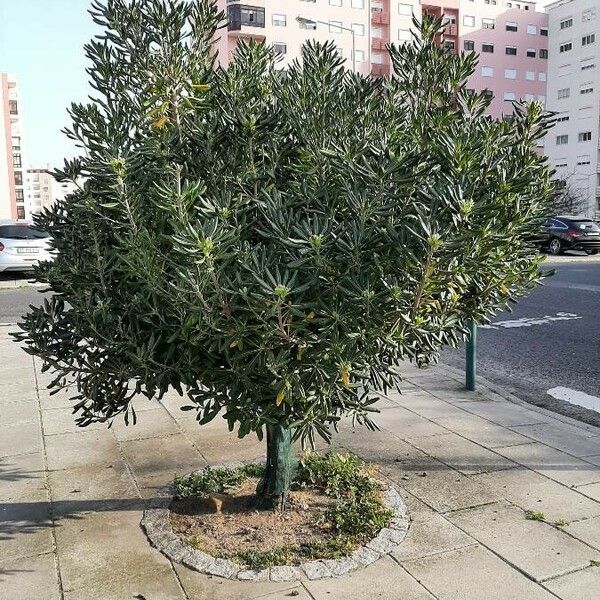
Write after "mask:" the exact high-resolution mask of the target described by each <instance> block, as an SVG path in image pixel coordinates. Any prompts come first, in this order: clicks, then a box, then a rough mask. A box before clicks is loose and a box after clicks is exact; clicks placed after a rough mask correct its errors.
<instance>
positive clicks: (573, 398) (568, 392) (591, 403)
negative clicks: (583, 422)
mask: <svg viewBox="0 0 600 600" xmlns="http://www.w3.org/2000/svg"><path fill="white" fill-rule="evenodd" d="M547 394H549V395H550V396H552V397H553V398H557V399H558V400H565V401H566V402H569V403H570V404H576V405H577V406H583V407H584V408H589V409H591V410H595V411H596V412H600V398H598V397H597V396H590V395H589V394H586V393H585V392H580V391H579V390H572V389H571V388H567V387H554V388H552V389H551V390H548V392H547Z"/></svg>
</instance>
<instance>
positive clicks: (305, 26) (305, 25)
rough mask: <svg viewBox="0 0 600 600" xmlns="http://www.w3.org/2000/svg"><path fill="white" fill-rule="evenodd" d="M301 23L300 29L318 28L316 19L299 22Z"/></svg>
mask: <svg viewBox="0 0 600 600" xmlns="http://www.w3.org/2000/svg"><path fill="white" fill-rule="evenodd" d="M298 24H299V25H300V29H316V28H317V24H316V23H315V22H314V21H300V23H298Z"/></svg>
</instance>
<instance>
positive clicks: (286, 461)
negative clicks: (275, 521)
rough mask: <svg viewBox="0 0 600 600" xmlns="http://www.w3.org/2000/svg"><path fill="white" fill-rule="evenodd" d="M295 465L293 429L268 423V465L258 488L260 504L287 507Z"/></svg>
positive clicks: (266, 506)
mask: <svg viewBox="0 0 600 600" xmlns="http://www.w3.org/2000/svg"><path fill="white" fill-rule="evenodd" d="M294 466H295V459H294V453H293V450H292V430H291V429H290V428H289V427H286V426H284V425H282V424H279V423H278V424H277V425H267V466H266V470H265V474H264V477H263V478H262V479H261V481H260V483H259V484H258V487H257V489H256V495H257V500H258V506H260V507H261V508H265V509H279V510H284V509H285V505H286V502H287V495H288V491H289V489H290V484H291V483H292V476H293V472H294Z"/></svg>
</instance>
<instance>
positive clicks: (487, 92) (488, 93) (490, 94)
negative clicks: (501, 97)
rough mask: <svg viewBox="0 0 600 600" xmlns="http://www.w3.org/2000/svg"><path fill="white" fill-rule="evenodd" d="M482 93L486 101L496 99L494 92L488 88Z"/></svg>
mask: <svg viewBox="0 0 600 600" xmlns="http://www.w3.org/2000/svg"><path fill="white" fill-rule="evenodd" d="M482 93H483V97H484V98H485V99H486V100H491V99H492V98H493V97H494V92H492V90H488V89H487V88H486V89H485V90H483V92H482Z"/></svg>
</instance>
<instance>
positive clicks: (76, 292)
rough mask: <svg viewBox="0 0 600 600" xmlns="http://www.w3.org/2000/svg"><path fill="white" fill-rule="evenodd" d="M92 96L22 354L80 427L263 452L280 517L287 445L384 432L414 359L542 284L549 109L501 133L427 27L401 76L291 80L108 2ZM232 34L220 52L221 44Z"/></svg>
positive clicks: (329, 46)
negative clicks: (132, 426) (155, 410)
mask: <svg viewBox="0 0 600 600" xmlns="http://www.w3.org/2000/svg"><path fill="white" fill-rule="evenodd" d="M91 14H92V17H93V19H94V21H95V22H96V23H97V24H98V25H100V26H101V27H102V28H103V29H104V34H103V35H102V36H100V37H98V38H96V39H94V40H93V41H91V42H90V43H89V44H88V45H87V46H86V53H87V57H88V58H89V60H90V62H91V66H90V68H89V69H88V73H89V75H90V77H91V82H92V86H93V87H94V89H95V90H96V94H95V97H93V98H92V99H91V102H90V103H89V104H73V105H72V106H71V109H70V113H71V117H72V122H73V124H72V126H71V127H70V129H68V131H67V133H68V136H69V137H70V138H71V139H73V140H75V141H76V142H77V143H78V144H79V146H80V147H81V149H82V154H81V156H80V157H79V158H77V159H74V160H71V161H67V162H66V163H65V167H64V169H63V170H59V171H57V173H56V176H57V177H58V179H59V180H73V181H78V180H80V179H79V178H84V180H85V183H84V184H83V185H82V187H81V189H80V190H79V191H77V192H75V193H73V194H71V195H70V196H68V197H67V198H66V199H65V200H64V201H61V202H58V203H57V204H56V206H54V207H53V208H52V209H50V210H45V211H44V212H43V213H42V214H41V215H39V217H37V219H36V223H37V224H38V225H39V226H40V227H43V228H44V229H46V230H48V231H49V232H51V234H52V237H53V239H54V244H55V246H56V249H57V250H58V255H57V257H56V260H55V261H54V262H53V263H52V264H45V265H43V266H42V267H40V268H39V270H38V272H37V276H38V278H39V279H40V280H41V281H43V282H46V283H47V284H48V287H49V289H50V290H51V294H52V295H51V296H50V298H49V299H48V300H47V301H45V302H44V305H43V306H42V307H40V308H32V309H31V312H30V313H29V314H28V315H27V316H26V317H24V320H23V321H22V322H21V324H20V325H21V328H22V332H19V334H17V336H16V337H17V339H18V340H19V341H21V342H24V343H25V347H26V350H27V351H28V352H29V353H31V354H35V355H37V356H39V357H40V358H41V360H42V361H43V365H44V369H49V370H51V372H53V373H54V374H55V376H56V377H55V379H54V380H53V382H52V383H51V384H50V388H51V389H52V390H61V389H64V388H68V389H71V390H73V391H74V400H73V404H74V412H75V413H76V415H77V423H78V424H79V425H80V426H86V425H89V424H91V423H94V422H107V423H110V422H111V421H112V420H113V419H114V418H115V417H117V416H119V415H124V416H125V419H126V420H128V421H130V420H131V419H132V417H133V419H134V420H135V415H134V412H133V408H132V405H131V400H132V399H133V398H134V397H135V396H136V395H138V394H143V395H145V396H147V397H148V398H153V397H156V396H158V397H160V396H161V395H162V394H164V393H165V392H167V390H169V389H170V388H174V389H175V390H177V391H178V392H179V393H181V394H184V395H185V396H187V399H188V403H187V404H188V405H189V406H188V407H187V408H188V409H192V410H195V411H197V419H198V423H199V424H200V425H202V424H204V423H208V422H209V421H211V420H212V419H214V418H215V417H217V416H219V415H220V416H222V417H223V418H225V419H226V421H227V423H228V425H229V428H230V429H231V430H234V429H237V433H238V435H239V436H240V437H244V436H246V435H248V434H251V433H254V434H256V435H258V437H259V438H261V439H262V437H263V435H265V432H266V442H267V470H266V474H265V476H264V478H263V480H262V482H261V484H260V485H259V488H258V490H257V497H258V499H259V500H260V502H261V503H262V504H263V505H264V506H277V505H281V504H282V503H283V502H284V501H285V496H286V492H287V489H288V486H289V484H290V470H291V465H292V461H293V459H292V455H293V454H292V442H293V440H296V439H301V440H302V441H304V442H313V440H314V439H315V435H318V436H321V437H322V438H325V439H326V440H329V438H330V428H331V427H332V426H333V427H335V426H336V423H337V422H338V420H339V419H340V418H341V417H342V416H343V415H350V416H351V417H353V418H354V419H355V421H357V422H358V423H361V424H364V425H366V426H367V427H370V428H373V427H375V425H374V423H373V421H372V420H371V415H372V413H373V411H374V403H375V401H376V400H377V398H378V396H379V394H381V393H386V392H387V391H388V390H389V389H390V388H392V387H393V386H395V385H397V383H398V381H399V378H400V374H399V372H398V370H397V367H398V365H399V363H400V361H403V360H412V361H415V362H417V363H420V364H423V363H429V362H430V361H432V360H435V359H436V358H437V356H438V351H439V349H440V347H442V346H443V345H448V344H450V345H453V344H455V343H456V342H457V341H458V340H459V339H461V338H462V337H463V336H464V334H465V332H466V323H467V320H468V319H471V318H473V319H475V320H476V321H479V322H482V321H485V320H486V319H488V318H489V316H490V315H492V314H493V313H494V312H495V311H496V310H498V309H499V308H501V307H505V306H506V305H507V304H508V303H510V302H511V301H512V300H513V299H515V298H516V297H518V296H520V295H523V294H525V293H527V292H528V291H530V290H532V289H533V288H534V287H535V285H536V283H537V282H538V280H539V278H540V273H539V269H538V266H539V264H540V258H539V255H538V250H537V249H536V248H535V247H534V246H533V245H532V244H531V243H530V238H531V234H532V232H533V231H534V230H535V228H536V226H537V220H538V219H539V217H540V216H541V215H542V214H543V213H544V210H545V208H546V206H547V200H548V195H549V190H550V187H549V171H548V167H547V166H546V161H545V160H544V159H543V158H542V157H540V155H539V154H538V152H536V145H537V142H538V141H539V140H540V139H541V138H542V137H543V136H544V134H545V133H546V131H547V129H548V127H549V123H550V118H549V116H548V115H547V114H546V113H544V111H543V108H542V107H541V106H540V105H539V104H538V103H530V104H527V105H526V104H520V103H516V104H515V105H514V115H513V117H512V118H511V120H510V121H509V122H508V121H503V120H498V119H493V118H490V117H489V116H486V108H487V107H488V105H489V102H490V101H489V99H488V98H487V97H486V95H485V94H483V93H475V92H473V91H472V90H469V89H468V88H467V79H468V77H469V76H470V75H471V74H472V73H473V71H474V69H475V66H476V64H477V57H476V56H475V55H474V54H454V53H452V52H449V51H447V50H445V49H444V48H442V47H439V46H438V45H437V44H436V35H437V34H438V32H439V29H440V27H441V23H440V22H439V21H432V20H428V19H425V20H424V21H423V23H422V24H416V26H417V27H418V35H417V36H416V37H415V39H414V41H412V42H411V43H408V44H404V45H401V46H392V47H390V49H389V55H390V60H391V64H392V67H393V75H392V77H391V78H389V79H387V78H375V77H370V76H364V75H361V74H358V73H352V72H351V71H349V70H348V69H347V68H346V67H345V65H344V60H343V58H342V57H341V56H340V54H339V53H338V51H337V50H336V47H335V45H334V44H333V43H316V42H308V43H307V44H306V45H305V47H304V50H303V54H302V58H301V59H300V60H297V61H295V62H293V63H292V64H291V65H290V66H289V68H287V69H286V70H282V69H281V68H280V65H279V63H278V61H277V57H276V55H275V54H274V52H273V51H272V49H271V48H269V47H267V46H266V45H263V44H260V43H245V42H242V43H240V44H239V46H238V48H237V51H236V52H235V55H234V56H233V58H232V60H231V62H230V64H229V65H228V66H227V68H220V67H217V65H216V63H215V56H214V54H215V50H214V48H215V46H214V40H215V39H216V37H218V35H219V29H218V28H219V26H220V23H221V22H222V20H223V18H224V15H222V14H220V13H219V12H218V10H217V9H216V8H215V7H214V6H213V5H212V4H211V3H210V2H208V1H203V0H144V1H141V0H129V1H128V0H107V1H106V2H98V1H95V2H94V3H93V8H92V10H91ZM224 35H226V33H225V34H224Z"/></svg>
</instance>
